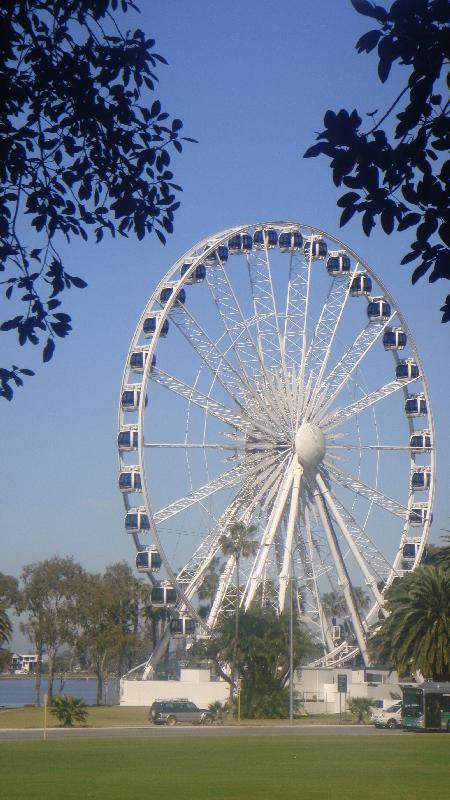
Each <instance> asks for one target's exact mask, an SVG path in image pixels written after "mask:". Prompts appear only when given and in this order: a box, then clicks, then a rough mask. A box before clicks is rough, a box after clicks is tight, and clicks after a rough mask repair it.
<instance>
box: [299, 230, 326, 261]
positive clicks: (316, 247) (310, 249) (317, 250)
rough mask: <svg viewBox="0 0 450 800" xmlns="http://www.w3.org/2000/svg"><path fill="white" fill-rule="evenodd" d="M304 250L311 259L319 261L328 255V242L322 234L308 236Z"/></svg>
mask: <svg viewBox="0 0 450 800" xmlns="http://www.w3.org/2000/svg"><path fill="white" fill-rule="evenodd" d="M303 252H304V254H305V256H306V257H307V258H311V261H319V260H322V259H324V258H326V257H327V252H328V248H327V243H326V241H325V239H322V237H321V236H308V238H307V239H305V241H304V243H303Z"/></svg>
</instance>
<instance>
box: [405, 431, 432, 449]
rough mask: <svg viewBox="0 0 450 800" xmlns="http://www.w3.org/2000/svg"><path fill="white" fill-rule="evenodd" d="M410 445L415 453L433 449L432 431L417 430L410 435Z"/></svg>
mask: <svg viewBox="0 0 450 800" xmlns="http://www.w3.org/2000/svg"><path fill="white" fill-rule="evenodd" d="M409 446H410V448H411V450H412V451H413V453H421V452H423V451H424V450H430V449H431V433H430V431H415V433H412V434H411V436H410V437H409Z"/></svg>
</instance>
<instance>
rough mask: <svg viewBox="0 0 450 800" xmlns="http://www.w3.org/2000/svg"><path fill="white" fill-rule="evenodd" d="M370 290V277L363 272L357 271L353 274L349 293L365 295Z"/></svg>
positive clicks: (355, 295) (356, 295) (357, 295)
mask: <svg viewBox="0 0 450 800" xmlns="http://www.w3.org/2000/svg"><path fill="white" fill-rule="evenodd" d="M371 292H372V278H371V277H370V276H369V275H367V274H366V273H365V272H357V273H356V274H354V275H353V278H352V282H351V284H350V294H351V296H352V297H367V296H368V295H369V294H371Z"/></svg>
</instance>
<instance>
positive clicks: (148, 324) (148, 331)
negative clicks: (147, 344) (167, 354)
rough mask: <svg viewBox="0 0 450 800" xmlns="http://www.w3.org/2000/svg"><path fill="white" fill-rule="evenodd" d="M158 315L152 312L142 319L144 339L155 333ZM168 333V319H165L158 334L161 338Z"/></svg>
mask: <svg viewBox="0 0 450 800" xmlns="http://www.w3.org/2000/svg"><path fill="white" fill-rule="evenodd" d="M158 316H159V315H157V314H152V316H151V317H147V318H146V319H144V324H143V325H142V333H143V334H144V336H145V338H146V339H151V338H152V336H154V335H155V331H156V328H157V325H158ZM168 333H169V320H168V319H165V320H164V322H163V324H162V326H161V330H160V332H159V335H160V337H161V338H162V339H164V338H165V337H166V336H167V334H168Z"/></svg>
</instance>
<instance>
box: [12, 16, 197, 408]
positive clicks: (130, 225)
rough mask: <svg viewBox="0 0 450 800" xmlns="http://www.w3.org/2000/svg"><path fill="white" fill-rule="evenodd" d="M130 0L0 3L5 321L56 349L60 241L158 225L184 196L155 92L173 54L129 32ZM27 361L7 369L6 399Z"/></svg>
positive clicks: (62, 279) (61, 316)
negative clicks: (9, 303)
mask: <svg viewBox="0 0 450 800" xmlns="http://www.w3.org/2000/svg"><path fill="white" fill-rule="evenodd" d="M130 9H131V10H135V11H137V10H138V9H137V7H136V5H135V3H134V2H133V0H121V2H120V6H119V2H118V0H95V2H93V0H70V2H69V1H68V0H3V2H2V4H1V7H0V26H1V31H2V43H1V45H0V86H1V92H0V136H1V139H2V148H1V151H0V270H1V271H3V272H4V278H3V280H2V281H1V282H2V284H3V285H4V287H5V294H6V298H7V299H12V300H13V303H14V305H13V310H12V316H11V317H7V318H6V319H4V321H3V322H2V324H1V325H0V330H1V331H14V332H15V333H16V334H17V337H18V342H19V345H24V344H26V343H31V344H34V345H39V344H41V345H43V352H42V357H43V361H44V362H46V361H49V360H50V359H51V358H52V355H53V351H54V348H55V341H56V339H57V338H62V337H65V336H67V334H68V333H69V331H70V330H71V325H70V323H71V318H70V316H69V315H68V314H67V313H64V312H62V308H61V294H62V292H63V291H64V290H65V289H70V288H73V287H75V288H77V289H82V288H84V287H85V286H86V285H87V284H86V282H85V281H84V279H82V278H81V277H78V276H76V275H71V274H69V272H68V271H67V270H66V268H65V266H64V263H63V260H62V256H61V253H60V242H61V241H65V242H70V241H71V240H72V239H73V237H77V236H80V237H81V238H82V239H84V240H87V239H88V233H89V232H90V231H93V232H94V233H95V237H96V241H97V242H100V240H101V239H102V237H103V235H104V233H106V232H108V233H110V234H111V235H112V236H114V235H115V234H116V233H119V234H120V235H122V236H128V235H129V234H130V233H133V234H135V235H136V236H137V238H138V239H142V238H143V237H144V236H145V235H146V234H152V233H155V234H156V236H158V238H159V239H160V240H161V242H163V243H164V242H165V235H166V233H171V232H172V230H173V218H174V212H175V211H176V209H177V207H178V206H179V202H178V200H177V199H176V193H177V192H179V191H181V188H180V187H179V186H178V185H177V184H176V183H174V182H173V174H172V172H171V169H170V162H171V157H172V152H173V150H175V151H178V152H181V150H182V142H183V141H194V140H192V139H186V138H185V137H184V138H183V137H181V135H180V131H181V128H182V122H181V120H179V119H176V118H170V117H169V114H168V113H167V112H166V111H163V109H162V107H161V103H160V101H159V100H158V99H157V98H156V96H155V85H156V83H157V81H158V77H157V75H156V70H157V68H158V66H160V65H161V64H166V63H167V62H166V60H165V59H164V58H163V57H162V56H161V55H159V54H158V53H157V52H155V49H154V46H155V41H154V39H151V38H149V36H148V35H147V34H146V33H144V32H143V31H142V30H140V29H139V28H137V29H135V30H134V31H130V30H127V31H126V32H125V31H122V30H121V28H120V25H121V24H122V22H123V14H124V13H126V12H128V11H129V10H130ZM24 374H25V375H33V372H32V371H31V370H29V369H26V368H25V369H23V368H22V369H19V367H17V366H16V365H13V366H12V367H9V368H6V367H4V368H3V369H0V396H3V397H5V398H6V399H8V400H10V399H11V397H12V395H13V385H14V384H15V385H16V386H21V385H22V383H23V377H21V376H23V375H24Z"/></svg>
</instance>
